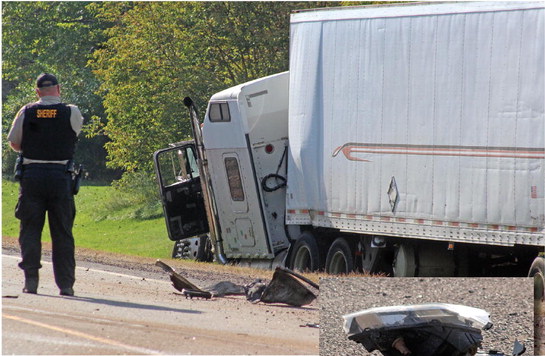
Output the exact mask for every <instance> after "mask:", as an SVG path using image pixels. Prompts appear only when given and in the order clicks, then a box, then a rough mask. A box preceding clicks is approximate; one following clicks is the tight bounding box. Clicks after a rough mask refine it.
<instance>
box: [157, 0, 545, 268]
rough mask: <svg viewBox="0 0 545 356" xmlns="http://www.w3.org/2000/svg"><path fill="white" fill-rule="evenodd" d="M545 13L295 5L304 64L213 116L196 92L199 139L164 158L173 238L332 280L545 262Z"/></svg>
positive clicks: (161, 165) (539, 9) (482, 6)
mask: <svg viewBox="0 0 545 356" xmlns="http://www.w3.org/2000/svg"><path fill="white" fill-rule="evenodd" d="M544 9H545V6H544V4H543V3H537V2H535V3H530V2H528V3H525V2H514V3H507V2H493V3H490V2H477V3H467V2H461V3H436V4H412V5H403V6H398V5H395V6H380V7H348V8H330V9H319V10H313V11H301V12H296V13H294V14H292V15H291V38H290V40H291V42H290V70H289V72H285V73H280V74H277V75H273V76H269V77H266V78H261V79H258V80H255V81H252V82H249V83H245V84H241V85H238V86H236V87H233V88H229V89H227V90H224V91H222V92H220V93H217V94H215V95H213V96H212V98H211V99H210V102H209V104H208V108H207V111H206V114H205V117H204V121H203V123H202V125H201V124H199V123H198V121H197V118H196V117H197V115H196V111H195V110H194V108H193V106H191V105H189V104H190V103H189V102H187V103H186V104H188V106H190V107H191V113H192V120H193V124H194V129H195V141H194V142H193V141H192V142H185V143H181V144H178V145H174V146H173V147H171V148H169V149H165V150H161V151H158V152H157V153H156V156H155V162H156V167H157V173H158V178H159V181H160V185H161V191H162V193H163V204H164V207H165V217H166V219H167V226H168V230H169V236H170V238H171V239H172V240H184V239H186V240H185V241H191V242H192V243H193V242H196V243H198V242H199V241H200V242H201V248H202V247H205V245H204V244H203V243H204V242H206V241H207V238H208V236H210V241H211V243H212V245H213V246H214V250H215V254H216V257H217V259H218V260H220V261H223V262H225V261H228V260H237V261H246V262H250V263H251V264H254V265H264V266H273V265H275V264H285V265H287V266H288V267H290V268H294V269H299V270H305V269H306V270H320V269H323V268H325V270H326V271H327V272H330V273H346V272H350V271H352V270H366V271H371V272H380V271H382V272H385V273H387V274H390V275H396V276H454V275H492V274H502V275H522V274H524V273H527V272H528V269H529V268H530V266H531V265H532V261H534V263H533V265H532V267H531V268H532V269H533V271H534V272H535V271H536V270H542V269H543V259H541V258H536V257H538V256H539V254H540V253H541V251H543V246H544V245H545V198H544V193H545V167H544V163H545V148H544V147H545V142H544V137H545V125H544V123H545V116H544V101H545V94H544V93H545V91H544V79H545V63H544V53H545V47H544V38H545V32H544V31H545V30H544V14H545V12H544ZM201 127H202V131H201ZM174 163H176V164H180V163H181V167H177V166H176V165H173V164H174ZM167 167H169V168H168V169H167ZM169 169H170V171H171V172H174V173H170V175H169V174H168V173H166V172H168V171H169ZM195 236H200V237H199V240H197V241H196V240H195ZM187 238H192V239H190V240H187ZM201 252H202V251H201ZM201 255H202V253H201ZM532 273H533V272H532Z"/></svg>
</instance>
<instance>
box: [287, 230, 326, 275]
mask: <svg viewBox="0 0 545 356" xmlns="http://www.w3.org/2000/svg"><path fill="white" fill-rule="evenodd" d="M320 267H321V259H320V250H319V248H318V243H317V242H316V239H315V238H314V236H313V235H312V234H311V233H310V232H308V231H305V232H303V233H302V234H301V236H300V237H299V239H297V241H296V242H295V245H294V246H293V250H292V252H291V258H290V268H291V269H292V270H297V271H300V272H314V271H317V270H319V269H320Z"/></svg>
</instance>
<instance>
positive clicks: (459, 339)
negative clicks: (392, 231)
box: [343, 303, 525, 356]
mask: <svg viewBox="0 0 545 356" xmlns="http://www.w3.org/2000/svg"><path fill="white" fill-rule="evenodd" d="M343 318H344V331H345V332H346V334H347V336H348V338H349V339H350V340H353V341H355V342H357V343H360V344H361V345H362V346H363V347H364V348H365V349H366V350H367V351H369V352H372V351H375V350H378V351H380V352H381V353H382V354H383V355H384V356H402V355H418V356H470V355H505V354H503V353H501V352H498V351H489V352H484V353H483V352H482V351H479V350H478V349H479V348H480V347H481V342H482V341H483V337H482V334H481V331H482V330H488V329H490V328H492V323H491V322H490V319H489V315H488V313H487V312H486V311H484V310H482V309H477V308H472V307H467V306H463V305H454V304H444V303H434V304H422V305H405V306H392V307H379V308H371V309H367V310H364V311H360V312H356V313H352V314H347V315H344V316H343ZM524 352H525V347H524V345H522V344H521V343H519V342H518V341H516V342H515V346H514V348H513V352H512V355H522V354H523V353H524Z"/></svg>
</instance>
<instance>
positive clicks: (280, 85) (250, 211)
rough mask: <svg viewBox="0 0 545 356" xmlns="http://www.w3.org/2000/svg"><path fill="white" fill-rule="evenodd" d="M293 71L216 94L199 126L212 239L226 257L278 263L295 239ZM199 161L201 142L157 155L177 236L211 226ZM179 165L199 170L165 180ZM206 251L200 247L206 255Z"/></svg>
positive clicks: (167, 214) (171, 227)
mask: <svg viewBox="0 0 545 356" xmlns="http://www.w3.org/2000/svg"><path fill="white" fill-rule="evenodd" d="M288 77H289V75H288V73H287V72H286V73H280V74H277V75H273V76H270V77H267V78H262V79H258V80H255V81H252V82H249V83H245V84H242V85H239V86H236V87H233V88H229V89H227V90H224V91H222V92H220V93H217V94H215V95H214V96H212V98H211V99H210V102H209V104H208V109H207V111H206V114H205V117H204V121H203V123H202V125H195V126H194V128H195V129H196V130H197V131H198V133H197V134H196V136H198V137H199V138H200V137H202V143H203V146H204V147H205V149H204V150H202V152H203V156H204V157H203V161H206V164H205V167H204V166H202V167H201V170H203V176H206V177H207V178H208V180H209V187H208V188H209V194H210V197H211V201H210V203H209V206H208V208H209V214H210V215H211V216H212V218H211V220H212V221H213V224H214V225H215V226H214V228H215V230H216V233H215V234H214V233H213V234H212V235H213V236H212V240H213V244H214V249H215V252H216V254H217V255H218V256H217V257H218V258H219V259H220V260H225V259H229V260H244V261H247V262H248V263H250V264H251V265H257V266H261V267H264V268H271V267H273V264H276V265H278V264H280V262H281V260H282V258H283V257H285V255H286V253H287V250H288V248H289V246H290V238H289V237H288V232H287V231H288V230H287V228H286V226H285V224H284V221H285V210H286V209H285V182H286V163H287V150H288V122H287V120H288V97H287V96H288V91H287V87H288ZM201 130H202V131H201ZM201 134H202V136H201ZM197 161H198V154H197V149H196V147H195V142H194V141H187V142H182V143H180V144H177V145H174V147H172V148H169V149H165V150H160V151H158V152H156V154H155V166H156V171H157V176H158V180H159V183H160V186H161V194H162V199H163V205H164V213H165V218H166V219H167V226H169V229H168V230H169V231H168V232H169V237H170V238H171V239H172V240H181V239H184V238H189V237H193V236H196V235H198V234H205V233H207V232H208V223H207V221H206V216H207V215H206V214H205V212H204V207H205V205H204V203H203V202H204V199H203V194H202V192H201V191H200V189H199V188H198V187H199V186H200V180H201V177H200V176H199V173H198V169H197V166H198V165H197ZM162 162H169V163H162ZM172 162H175V163H176V164H174V163H172ZM173 165H174V166H177V165H181V166H182V167H184V166H189V167H192V168H190V169H186V171H187V170H190V171H191V172H192V173H191V175H190V176H188V178H190V181H191V183H189V182H186V181H183V180H181V179H179V180H178V182H177V183H174V184H172V185H169V184H168V183H167V182H164V180H165V179H164V176H165V174H164V172H163V171H164V170H168V171H171V170H172V166H173ZM163 167H164V168H163ZM176 169H179V168H175V169H174V170H176ZM171 175H172V176H174V175H173V174H171ZM178 186H190V187H195V188H196V189H192V188H188V187H185V188H181V187H179V188H176V187H178ZM189 192H192V193H189ZM193 196H195V197H198V196H200V200H199V199H198V198H197V199H192V197H193ZM184 199H187V200H186V201H185V202H184V203H181V204H182V205H184V207H183V208H179V209H178V210H175V209H176V208H175V207H174V205H176V203H175V202H176V201H181V200H184ZM197 200H198V201H197ZM176 206H178V207H180V206H181V205H176ZM201 227H202V228H203V229H201ZM179 231H182V233H181V234H180V233H178V232H179ZM204 242H205V241H204V240H202V239H201V238H199V239H195V238H193V239H192V240H191V244H193V245H196V246H203V244H204ZM197 250H198V249H197ZM202 250H203V248H201V251H197V252H196V253H197V255H198V256H199V257H200V256H202V253H204V252H202Z"/></svg>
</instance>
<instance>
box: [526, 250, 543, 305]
mask: <svg viewBox="0 0 545 356" xmlns="http://www.w3.org/2000/svg"><path fill="white" fill-rule="evenodd" d="M528 277H534V299H537V300H543V299H544V298H545V287H544V284H545V281H544V279H545V258H544V257H536V259H535V260H534V262H533V263H532V266H530V272H529V273H528Z"/></svg>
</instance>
